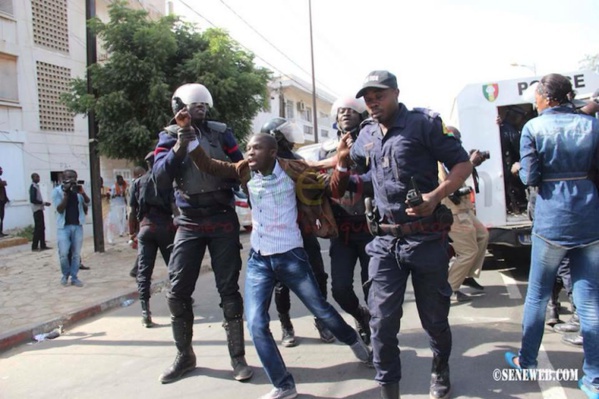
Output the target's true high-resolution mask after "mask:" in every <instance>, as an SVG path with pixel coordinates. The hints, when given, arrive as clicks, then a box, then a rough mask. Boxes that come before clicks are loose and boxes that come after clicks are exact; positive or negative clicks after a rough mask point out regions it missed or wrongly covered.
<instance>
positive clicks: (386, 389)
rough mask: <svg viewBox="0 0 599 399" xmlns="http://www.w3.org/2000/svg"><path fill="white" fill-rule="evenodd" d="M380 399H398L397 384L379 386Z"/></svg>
mask: <svg viewBox="0 0 599 399" xmlns="http://www.w3.org/2000/svg"><path fill="white" fill-rule="evenodd" d="M381 399H399V383H398V382H396V383H394V384H385V385H381Z"/></svg>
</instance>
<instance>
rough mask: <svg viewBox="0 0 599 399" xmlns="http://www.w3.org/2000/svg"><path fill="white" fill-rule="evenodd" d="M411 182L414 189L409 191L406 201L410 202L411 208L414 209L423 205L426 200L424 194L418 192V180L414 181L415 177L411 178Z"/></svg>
mask: <svg viewBox="0 0 599 399" xmlns="http://www.w3.org/2000/svg"><path fill="white" fill-rule="evenodd" d="M410 181H411V184H412V188H411V189H410V191H408V194H407V195H406V201H407V202H408V204H409V205H410V207H411V208H413V207H415V206H418V205H420V204H422V203H423V202H424V200H423V199H422V194H421V193H420V190H418V186H417V185H416V179H414V176H412V177H411V179H410Z"/></svg>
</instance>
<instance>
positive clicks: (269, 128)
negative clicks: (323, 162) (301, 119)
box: [260, 118, 304, 144]
mask: <svg viewBox="0 0 599 399" xmlns="http://www.w3.org/2000/svg"><path fill="white" fill-rule="evenodd" d="M260 132H261V133H267V134H271V135H273V136H276V134H277V133H281V134H282V135H283V137H285V139H286V140H287V141H288V142H290V143H291V144H303V143H304V132H303V131H302V129H301V128H300V127H299V126H298V124H297V123H295V122H292V121H289V120H287V119H285V118H273V119H271V120H269V121H268V122H266V123H265V124H264V125H263V126H262V128H261V129H260Z"/></svg>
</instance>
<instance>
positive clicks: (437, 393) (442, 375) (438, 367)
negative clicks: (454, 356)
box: [430, 356, 451, 399]
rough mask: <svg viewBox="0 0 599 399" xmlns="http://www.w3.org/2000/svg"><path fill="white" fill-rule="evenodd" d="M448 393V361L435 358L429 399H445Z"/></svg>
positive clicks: (449, 389)
mask: <svg viewBox="0 0 599 399" xmlns="http://www.w3.org/2000/svg"><path fill="white" fill-rule="evenodd" d="M450 391H451V383H450V382H449V363H448V359H443V358H440V357H438V356H435V357H434V358H433V367H432V370H431V389H430V397H431V399H447V398H449V393H450Z"/></svg>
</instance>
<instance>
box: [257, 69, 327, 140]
mask: <svg viewBox="0 0 599 399" xmlns="http://www.w3.org/2000/svg"><path fill="white" fill-rule="evenodd" d="M268 87H269V89H270V108H269V109H268V110H267V111H265V112H260V113H259V114H258V115H257V116H256V117H255V118H254V121H253V124H252V130H253V132H254V133H255V132H259V131H260V128H261V127H262V125H263V124H264V123H266V122H268V121H269V120H270V119H272V118H276V117H278V116H283V117H285V118H287V119H290V120H292V121H294V122H295V123H297V124H298V125H299V126H300V127H301V128H302V129H303V131H304V137H305V140H306V142H305V144H309V143H314V142H315V136H314V135H315V132H314V112H313V106H312V84H311V83H308V82H306V81H304V80H302V79H300V78H298V77H297V76H294V75H284V76H281V77H277V78H274V79H273V80H272V81H271V82H270V83H269V84H268ZM334 101H335V97H334V96H333V95H332V94H330V93H327V92H326V91H323V90H319V89H317V90H316V110H317V115H318V119H317V121H316V122H317V123H316V124H317V125H318V132H316V133H318V142H323V141H327V140H329V139H331V138H333V137H334V135H335V134H336V132H335V130H334V129H333V122H334V120H333V119H332V118H331V116H330V112H331V107H332V106H333V102H334ZM281 111H283V112H281Z"/></svg>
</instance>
